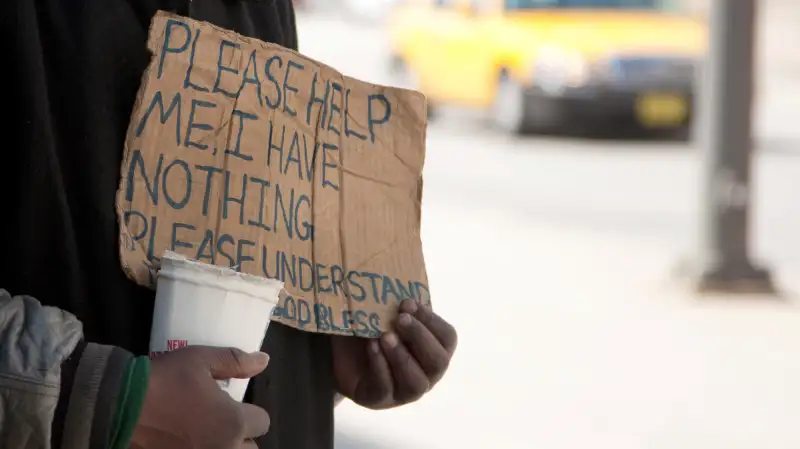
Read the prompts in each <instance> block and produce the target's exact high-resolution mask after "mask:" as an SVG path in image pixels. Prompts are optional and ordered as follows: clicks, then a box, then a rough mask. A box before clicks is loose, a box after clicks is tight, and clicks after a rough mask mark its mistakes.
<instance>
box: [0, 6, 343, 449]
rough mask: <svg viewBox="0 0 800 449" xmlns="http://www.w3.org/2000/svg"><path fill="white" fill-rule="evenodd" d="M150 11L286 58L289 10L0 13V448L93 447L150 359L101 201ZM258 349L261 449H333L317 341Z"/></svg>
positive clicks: (281, 334)
mask: <svg viewBox="0 0 800 449" xmlns="http://www.w3.org/2000/svg"><path fill="white" fill-rule="evenodd" d="M157 10H167V11H173V12H177V13H179V14H182V15H187V16H190V17H192V18H195V19H199V20H204V21H208V22H212V23H214V24H216V25H219V26H221V27H224V28H228V29H232V30H235V31H237V32H239V33H241V34H244V35H247V36H251V37H255V38H258V39H261V40H264V41H268V42H274V43H278V44H281V45H283V46H285V47H289V48H296V47H297V37H296V30H295V20H294V11H293V9H292V5H291V1H290V0H69V1H64V0H7V1H6V2H4V3H3V14H2V15H0V38H2V45H3V47H2V48H3V50H4V51H3V55H4V62H3V64H2V70H3V72H4V73H3V78H2V79H3V80H4V82H3V84H2V87H0V89H2V96H0V98H2V100H3V101H2V104H3V106H4V107H5V109H6V111H5V115H6V117H4V118H3V120H2V122H1V123H0V127H2V131H3V133H2V137H3V139H4V141H3V143H2V149H0V251H2V257H0V288H2V289H5V291H7V292H10V294H12V295H30V296H24V297H23V296H17V297H14V298H13V299H12V297H11V296H10V295H9V294H7V293H5V291H4V292H3V293H2V294H0V448H3V449H21V448H48V447H53V446H54V447H64V448H89V447H92V448H94V447H103V446H102V444H103V442H102V441H101V440H102V438H95V439H94V440H93V439H92V436H93V435H102V434H103V432H104V431H105V430H104V429H105V427H104V426H106V427H107V426H108V425H109V423H108V421H110V418H109V414H110V413H111V412H109V410H111V409H109V408H108V407H113V405H111V404H113V403H114V401H115V396H114V395H115V394H116V390H117V389H116V388H115V386H116V385H117V384H118V383H119V382H120V376H121V375H122V369H121V367H122V366H125V365H126V364H127V362H128V361H129V359H130V357H132V356H134V355H145V354H147V350H148V343H149V338H150V326H151V321H152V312H153V300H154V295H153V292H152V291H150V290H147V289H144V288H140V287H138V286H136V285H135V284H134V283H132V282H131V281H129V280H128V279H127V278H126V277H125V275H124V273H123V272H122V270H121V269H120V262H119V250H118V232H119V229H118V225H117V217H116V213H115V210H114V204H115V195H116V190H117V186H118V184H119V173H120V169H119V167H120V163H121V158H122V153H123V142H124V137H125V133H126V131H127V128H128V123H129V118H130V114H131V111H132V108H133V104H134V100H135V96H136V93H137V91H138V89H139V83H140V79H141V76H142V73H143V71H144V70H145V68H146V67H147V64H148V62H149V60H150V57H151V55H150V54H149V53H148V51H147V47H146V40H147V31H148V27H149V24H150V19H151V18H152V16H153V15H154V14H155V12H156V11H157ZM33 298H36V299H33ZM43 306H46V307H43ZM83 341H85V342H91V344H86V343H83ZM263 349H264V351H265V352H268V353H269V354H270V356H271V361H270V366H269V368H268V369H267V370H266V371H265V373H263V374H262V375H259V376H257V377H256V378H255V379H254V380H253V381H252V382H251V386H250V389H249V391H248V393H247V396H246V400H247V401H249V402H253V403H256V404H258V405H261V406H263V407H265V408H266V409H267V410H268V411H269V413H270V415H271V418H272V427H271V429H270V433H269V434H268V435H267V436H266V437H264V438H262V439H261V440H260V441H259V444H260V445H261V447H262V448H270V449H276V448H278V449H325V448H332V447H333V398H334V382H333V374H332V369H331V363H332V362H331V348H330V339H329V337H327V336H324V335H317V334H310V333H303V332H299V331H296V330H294V329H290V328H288V327H285V326H282V325H279V324H277V323H274V324H272V325H271V326H270V329H269V332H268V334H267V337H266V339H265V343H264V348H263ZM51 423H52V426H51ZM75 423H80V425H77V424H75ZM73 424H75V425H73ZM62 429H63V431H62ZM87 438H88V439H87ZM62 439H63V443H62V442H61V440H62ZM90 442H91V443H92V444H91V445H90V444H89V443H90ZM51 443H55V444H54V445H53V444H51Z"/></svg>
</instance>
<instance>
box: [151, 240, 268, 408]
mask: <svg viewBox="0 0 800 449" xmlns="http://www.w3.org/2000/svg"><path fill="white" fill-rule="evenodd" d="M282 289H283V282H281V281H278V280H275V279H266V278H262V277H258V276H251V275H247V274H242V273H238V272H236V271H234V270H232V269H228V268H222V267H217V266H214V265H208V264H204V263H200V262H197V261H193V260H190V259H187V258H185V257H183V256H181V255H179V254H176V253H172V252H167V253H165V254H164V257H162V258H161V270H160V271H159V273H158V284H157V289H156V304H155V311H154V314H153V327H152V330H151V331H150V356H151V357H153V356H158V355H161V354H163V353H165V352H169V351H172V350H175V349H180V348H182V347H184V346H190V345H203V346H216V347H234V348H239V349H241V350H243V351H246V352H254V351H258V350H259V349H261V344H262V343H263V341H264V336H265V335H266V333H267V327H268V326H269V321H270V317H271V316H272V310H273V309H274V308H275V306H276V305H277V303H278V295H279V294H280V292H281V290H282ZM248 382H249V380H248V379H230V380H226V381H220V382H219V384H220V387H222V389H223V390H225V391H226V392H227V393H228V394H230V396H231V397H232V398H233V399H235V400H237V401H241V400H242V399H244V393H245V390H247V384H248Z"/></svg>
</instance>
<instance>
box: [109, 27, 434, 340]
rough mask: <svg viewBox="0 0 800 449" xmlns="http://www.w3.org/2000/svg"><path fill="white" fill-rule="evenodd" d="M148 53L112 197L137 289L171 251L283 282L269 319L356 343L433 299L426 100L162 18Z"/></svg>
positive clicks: (272, 48)
mask: <svg viewBox="0 0 800 449" xmlns="http://www.w3.org/2000/svg"><path fill="white" fill-rule="evenodd" d="M148 46H149V48H150V50H151V52H152V53H153V55H154V57H153V59H152V61H151V64H150V67H149V68H148V70H147V72H146V73H145V75H144V77H143V82H142V87H141V89H140V91H139V97H138V100H137V103H136V106H135V108H134V111H133V114H132V118H131V124H130V127H129V130H128V135H127V138H126V145H125V156H124V159H123V164H122V169H121V171H122V180H121V182H120V189H119V192H118V194H117V213H118V216H119V220H120V249H121V261H122V266H123V268H124V269H125V271H126V273H127V274H128V275H129V276H130V277H131V278H132V279H134V280H135V281H137V282H138V283H140V284H142V285H146V286H153V284H154V282H155V273H156V272H157V269H158V266H159V259H158V256H159V255H161V254H162V253H163V252H164V251H166V250H171V251H176V252H178V253H181V254H183V255H185V256H187V257H191V258H193V259H197V260H200V261H204V262H208V263H213V264H217V265H223V266H230V267H235V268H236V269H238V270H240V271H243V272H246V273H250V274H254V275H260V276H266V277H271V278H277V279H280V280H282V281H284V282H285V283H286V292H285V294H284V295H283V296H282V300H281V304H280V305H279V307H278V308H276V310H275V313H274V315H273V319H274V320H277V321H280V322H283V323H285V324H288V325H290V326H293V327H296V328H299V329H302V330H307V331H312V332H325V333H336V334H345V335H358V336H365V337H371V336H376V335H378V334H379V333H380V332H382V331H385V330H387V329H388V328H389V327H390V325H391V322H392V320H393V319H394V317H395V315H396V313H397V307H398V305H399V303H400V301H403V300H406V299H411V298H419V299H421V300H422V301H424V302H428V301H430V294H429V290H428V287H427V275H426V272H425V264H424V259H423V254H422V247H421V242H420V198H421V189H422V182H421V180H422V176H421V172H422V165H423V161H424V153H425V150H424V141H425V128H426V121H425V115H426V113H425V100H424V97H422V95H421V94H419V93H416V92H412V91H407V90H402V89H392V88H387V87H381V86H376V85H372V84H368V83H364V82H361V81H357V80H354V79H352V78H348V77H344V76H342V75H341V74H339V73H338V72H336V71H335V70H333V69H332V68H330V67H327V66H325V65H323V64H320V63H318V62H315V61H313V60H310V59H308V58H305V57H303V56H301V55H299V54H297V53H295V52H293V51H290V50H287V49H285V48H282V47H279V46H277V45H272V44H266V43H263V42H260V41H257V40H255V39H249V38H244V37H242V36H239V35H237V34H235V33H233V32H230V31H226V30H223V29H220V28H217V27H214V26H212V25H210V24H207V23H203V22H198V21H194V20H191V19H187V18H184V17H180V16H175V15H171V14H167V13H158V14H157V15H156V17H155V18H154V19H153V23H152V26H151V30H150V39H149V43H148Z"/></svg>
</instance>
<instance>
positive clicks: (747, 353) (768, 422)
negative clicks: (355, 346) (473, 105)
mask: <svg viewBox="0 0 800 449" xmlns="http://www.w3.org/2000/svg"><path fill="white" fill-rule="evenodd" d="M299 25H300V29H301V40H300V46H301V51H302V52H303V53H304V54H306V55H308V56H310V57H313V58H315V59H318V60H320V61H322V62H325V63H328V64H330V65H332V66H334V67H336V68H337V69H339V70H340V71H342V72H344V73H346V74H347V75H351V76H355V77H358V78H361V79H364V80H367V81H372V82H376V83H380V84H392V80H391V78H389V77H388V76H387V75H386V73H385V70H384V68H385V66H384V62H385V55H386V54H387V52H386V45H385V43H384V41H383V37H382V35H381V32H380V28H379V27H360V28H354V27H348V26H346V25H345V24H344V23H343V22H342V21H341V20H328V19H326V18H324V17H308V16H303V17H301V19H300V24H299ZM771 73H772V72H770V71H769V70H766V71H765V73H764V75H763V76H761V78H760V83H761V86H762V87H761V88H760V91H759V92H760V93H759V103H758V110H757V115H756V121H757V129H758V147H759V151H758V155H757V157H756V160H755V169H754V179H755V183H756V186H755V189H754V192H753V204H754V209H753V213H754V215H753V230H752V237H753V252H754V254H755V255H756V257H757V258H758V259H759V260H762V261H764V263H766V264H768V265H769V266H771V267H772V268H773V269H774V271H775V273H776V275H777V276H778V278H779V283H780V285H781V286H785V288H786V289H787V290H789V291H790V292H791V291H795V292H798V293H800V290H796V289H795V286H797V285H798V281H800V278H799V277H798V275H800V198H798V194H800V127H798V126H797V121H796V119H795V118H794V117H795V115H794V114H793V113H790V112H792V111H793V105H795V106H797V105H800V78H798V79H795V78H793V77H792V76H788V75H787V71H786V70H783V71H781V72H780V75H779V76H778V75H771ZM424 176H425V193H424V195H425V196H424V199H423V241H424V245H425V252H426V261H427V265H428V272H429V277H430V280H431V287H432V295H433V298H434V301H435V306H436V309H437V311H439V313H441V314H442V315H443V316H446V317H447V318H448V319H450V320H451V321H452V322H453V323H454V324H455V325H456V327H457V328H458V329H459V331H460V336H461V338H460V348H459V352H458V355H457V357H456V358H455V359H454V360H453V365H452V367H451V371H450V373H449V374H448V376H447V377H446V378H445V380H444V381H443V383H442V384H441V385H440V386H438V387H437V388H436V389H435V390H434V391H433V392H431V393H430V395H429V396H428V397H426V398H425V399H424V400H422V401H421V402H419V403H417V404H415V405H413V406H409V407H404V408H400V409H397V410H392V411H389V412H381V413H377V412H371V411H366V410H363V409H360V408H358V407H356V406H355V405H353V404H350V403H347V402H346V403H344V404H343V405H341V406H340V407H339V409H338V410H337V429H338V433H337V449H368V448H374V449H406V448H414V449H440V448H442V449H444V448H504V449H516V448H534V447H536V448H547V449H562V448H563V449H578V448H581V449H584V448H589V447H598V448H614V449H644V448H647V449H652V448H656V449H695V448H696V449H701V448H702V449H790V448H791V449H794V448H797V447H800V435H798V433H797V432H796V429H797V428H798V427H800V382H798V381H797V379H800V363H798V362H797V361H795V360H796V359H797V357H796V353H797V351H796V348H797V346H798V345H800V313H798V310H797V309H796V307H795V306H794V305H793V304H794V303H793V302H792V301H789V302H788V304H787V303H772V302H767V301H754V302H745V303H736V304H734V305H731V302H730V301H725V300H719V301H714V300H712V301H711V302H698V301H695V300H694V299H693V298H692V297H691V295H690V294H689V293H687V291H686V290H685V289H683V288H682V287H681V286H678V285H675V283H674V282H672V280H671V278H670V272H671V269H672V268H673V267H674V265H675V264H676V263H677V262H678V261H679V260H681V259H682V258H684V257H686V256H689V255H691V254H692V249H693V247H694V246H693V242H694V236H695V232H694V231H695V230H696V229H697V228H698V219H697V217H698V214H697V210H698V207H699V204H700V203H699V191H700V190H699V189H700V186H701V182H702V181H701V158H700V152H699V151H698V150H697V149H695V148H693V146H692V145H691V144H681V143H674V142H671V143H670V142H643V141H631V140H627V141H613V140H603V141H597V140H580V139H570V138H559V137H548V138H528V139H521V138H515V137H510V136H506V135H504V134H502V133H500V132H497V131H494V130H492V129H491V128H489V127H487V126H486V125H484V124H483V121H482V120H481V117H480V114H477V113H475V112H471V111H457V110H453V111H446V113H445V114H444V115H443V116H442V117H441V119H439V120H437V121H435V122H433V123H431V124H430V127H429V133H428V143H427V159H426V165H425V171H424ZM793 289H794V290H793ZM789 297H790V299H791V298H792V296H791V294H790V295H789Z"/></svg>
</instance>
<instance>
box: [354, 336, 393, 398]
mask: <svg viewBox="0 0 800 449" xmlns="http://www.w3.org/2000/svg"><path fill="white" fill-rule="evenodd" d="M367 352H368V358H369V364H370V374H369V375H368V376H366V377H364V378H363V379H362V381H361V382H359V384H358V387H357V390H358V391H357V392H356V397H360V398H369V399H370V401H369V402H370V404H369V405H372V406H377V405H381V404H383V403H386V402H387V401H390V400H391V399H392V398H393V396H394V380H393V379H392V369H391V367H390V366H389V362H388V361H387V360H386V357H385V356H384V355H383V351H382V350H381V345H380V342H379V340H377V339H375V340H371V341H370V342H369V343H368V344H367Z"/></svg>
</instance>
